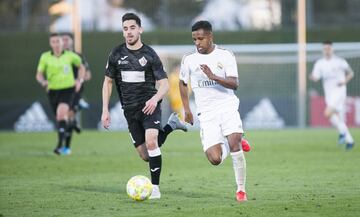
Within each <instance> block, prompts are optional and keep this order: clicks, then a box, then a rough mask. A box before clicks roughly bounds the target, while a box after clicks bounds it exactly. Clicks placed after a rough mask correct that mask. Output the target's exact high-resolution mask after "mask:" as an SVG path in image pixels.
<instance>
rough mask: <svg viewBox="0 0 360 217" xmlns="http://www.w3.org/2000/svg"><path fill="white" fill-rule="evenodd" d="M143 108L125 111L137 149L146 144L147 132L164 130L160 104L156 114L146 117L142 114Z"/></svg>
mask: <svg viewBox="0 0 360 217" xmlns="http://www.w3.org/2000/svg"><path fill="white" fill-rule="evenodd" d="M142 109H143V107H137V108H133V109H126V110H124V115H125V118H126V120H127V123H128V128H129V132H130V136H131V139H132V141H133V143H134V146H135V147H138V146H139V145H141V144H143V143H145V130H147V129H158V130H162V125H161V104H160V103H158V105H157V106H156V109H155V111H154V113H152V114H151V115H146V114H144V113H143V112H142Z"/></svg>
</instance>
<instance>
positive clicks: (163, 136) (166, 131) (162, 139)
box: [158, 124, 174, 147]
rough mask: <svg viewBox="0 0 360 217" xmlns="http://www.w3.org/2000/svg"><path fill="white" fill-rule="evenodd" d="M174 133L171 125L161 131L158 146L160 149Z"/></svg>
mask: <svg viewBox="0 0 360 217" xmlns="http://www.w3.org/2000/svg"><path fill="white" fill-rule="evenodd" d="M172 131H174V130H173V129H172V128H171V126H170V125H169V124H166V125H165V126H164V128H163V130H159V135H158V144H159V147H161V146H162V145H163V144H164V143H165V140H166V138H167V136H168V135H169V134H170V133H171V132H172Z"/></svg>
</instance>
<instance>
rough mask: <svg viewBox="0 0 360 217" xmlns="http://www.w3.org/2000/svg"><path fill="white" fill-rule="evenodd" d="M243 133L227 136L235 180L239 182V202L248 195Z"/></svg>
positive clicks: (237, 194) (237, 198) (237, 193)
mask: <svg viewBox="0 0 360 217" xmlns="http://www.w3.org/2000/svg"><path fill="white" fill-rule="evenodd" d="M241 137H242V134H241V133H232V134H230V135H229V136H227V139H228V141H229V145H230V151H231V152H230V155H231V158H232V163H233V168H234V174H235V181H236V184H237V190H236V195H235V197H236V200H237V201H239V202H244V201H247V195H246V191H245V182H246V161H245V156H244V152H243V150H242V149H241V146H240V144H241Z"/></svg>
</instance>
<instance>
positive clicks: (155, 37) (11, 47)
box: [0, 28, 360, 101]
mask: <svg viewBox="0 0 360 217" xmlns="http://www.w3.org/2000/svg"><path fill="white" fill-rule="evenodd" d="M214 35H215V42H216V43H217V44H250V43H251V44H256V43H294V42H296V30H295V29H288V30H277V31H241V32H215V33H214ZM307 39H308V41H309V42H321V41H323V40H325V39H331V40H333V41H339V42H340V41H341V42H347V41H359V39H360V28H358V29H353V28H352V29H349V28H348V29H316V30H309V31H308V35H307ZM143 41H144V42H145V43H146V44H149V45H164V44H168V45H175V44H192V39H191V34H190V31H188V32H187V31H171V32H166V31H161V30H160V31H156V32H149V33H144V34H143ZM122 42H123V37H122V33H121V32H117V33H100V32H96V33H95V32H94V33H90V32H89V33H84V34H83V54H84V55H85V56H86V57H87V59H88V61H89V63H90V66H91V70H92V73H93V80H92V81H91V82H89V83H88V84H87V86H86V97H87V98H88V99H90V100H94V101H98V100H100V99H101V87H102V80H103V71H104V66H105V64H106V59H107V56H108V53H109V51H110V50H111V48H112V47H114V46H115V45H117V44H119V43H122ZM0 48H1V49H0V69H1V73H0V82H1V85H0V100H8V101H34V100H35V99H40V100H41V99H44V98H45V94H44V91H43V90H42V89H41V88H40V86H39V85H38V84H37V83H36V81H35V72H36V66H37V63H38V59H39V57H40V54H41V52H44V51H46V50H48V49H49V46H48V34H47V33H1V34H0ZM115 95H116V94H113V96H115Z"/></svg>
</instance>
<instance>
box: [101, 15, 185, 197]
mask: <svg viewBox="0 0 360 217" xmlns="http://www.w3.org/2000/svg"><path fill="white" fill-rule="evenodd" d="M122 25H123V36H124V38H125V43H123V44H121V45H119V46H117V47H115V48H114V49H113V50H112V51H111V53H110V55H109V58H108V61H107V65H106V70H105V78H104V83H103V89H102V98H103V108H102V116H101V121H102V124H103V126H104V128H108V127H109V126H110V113H109V110H108V107H109V100H110V95H111V92H112V83H113V80H114V81H115V84H116V89H117V92H118V95H119V98H120V102H121V104H122V108H123V110H124V115H125V118H126V120H127V123H128V128H129V131H130V135H131V137H132V138H131V139H132V141H133V143H134V146H135V148H136V150H137V151H138V153H139V155H140V157H141V158H142V159H143V160H144V161H146V162H149V167H150V173H151V182H152V184H153V192H152V194H151V196H150V199H160V197H161V193H160V189H159V181H160V173H161V151H160V148H159V147H161V145H162V144H163V143H164V142H165V139H166V137H167V135H168V134H169V133H171V132H172V131H173V130H175V129H181V130H183V131H186V130H187V129H186V126H185V125H184V123H183V122H182V121H180V120H179V118H178V116H177V114H176V113H173V114H172V115H171V116H170V118H169V120H168V123H167V124H166V125H165V126H164V127H162V125H161V105H160V103H161V101H162V99H163V98H164V97H165V96H166V94H167V92H168V90H169V83H168V79H167V75H166V72H165V71H164V69H163V65H162V63H161V61H160V58H159V57H158V55H157V54H156V52H155V51H154V50H153V49H152V48H151V47H149V46H148V45H146V44H143V43H142V41H141V36H140V35H141V33H142V31H143V30H142V28H141V20H140V18H139V17H138V16H137V15H136V14H133V13H127V14H125V15H124V16H123V17H122ZM156 84H158V89H156V88H155V85H156Z"/></svg>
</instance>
